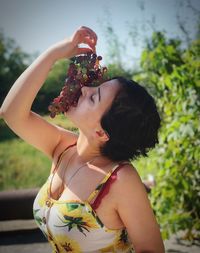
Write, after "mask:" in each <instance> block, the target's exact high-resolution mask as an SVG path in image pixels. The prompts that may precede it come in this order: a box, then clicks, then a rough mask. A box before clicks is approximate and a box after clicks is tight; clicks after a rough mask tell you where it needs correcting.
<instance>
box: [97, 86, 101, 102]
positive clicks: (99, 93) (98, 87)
mask: <svg viewBox="0 0 200 253" xmlns="http://www.w3.org/2000/svg"><path fill="white" fill-rule="evenodd" d="M98 94H99V102H100V100H101V93H100V87H98Z"/></svg>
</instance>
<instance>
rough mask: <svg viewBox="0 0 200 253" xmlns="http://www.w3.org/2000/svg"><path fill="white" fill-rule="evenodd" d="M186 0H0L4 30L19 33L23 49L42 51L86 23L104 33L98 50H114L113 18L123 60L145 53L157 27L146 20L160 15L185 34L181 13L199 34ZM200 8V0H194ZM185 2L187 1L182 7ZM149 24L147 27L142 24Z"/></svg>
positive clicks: (163, 25)
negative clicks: (108, 29) (180, 25)
mask: <svg viewBox="0 0 200 253" xmlns="http://www.w3.org/2000/svg"><path fill="white" fill-rule="evenodd" d="M185 2H186V1H184V0H168V1H166V0H123V1H122V0H101V1H100V0H84V1H83V0H73V1H71V0H57V1H55V0H54V1H53V0H0V29H1V30H2V31H3V32H4V35H5V36H6V37H9V38H13V39H14V40H15V41H16V42H17V44H18V45H19V46H20V47H21V48H22V50H23V51H25V52H27V53H30V54H34V53H36V55H37V54H40V53H42V52H43V51H44V50H45V49H47V48H48V47H49V46H51V45H52V44H53V43H56V42H58V41H59V40H62V39H63V38H66V37H69V36H71V35H72V34H73V32H74V31H75V30H76V29H77V28H78V27H80V26H81V25H84V26H88V27H90V28H91V29H93V30H94V31H95V32H96V33H97V35H98V43H97V54H98V55H102V56H103V58H104V57H105V59H106V55H107V54H108V50H109V44H110V43H111V42H110V41H108V37H107V36H106V33H105V27H106V24H107V23H110V24H111V25H112V27H113V28H114V31H115V33H116V35H117V36H118V38H119V40H120V42H121V43H123V44H124V45H125V46H126V50H124V53H123V56H122V57H123V61H124V62H125V63H126V64H127V65H131V61H134V59H135V60H137V59H138V58H139V56H140V54H141V51H142V48H143V46H144V44H143V43H142V41H143V38H144V37H145V36H150V35H151V34H152V28H151V27H150V26H148V25H146V30H145V29H144V23H145V22H146V21H147V20H152V17H153V16H154V17H155V24H156V25H155V27H156V29H158V30H165V31H166V32H167V34H168V35H169V36H171V37H176V36H182V33H181V31H180V29H179V28H178V25H177V19H176V14H177V13H178V14H179V15H180V16H181V17H182V18H184V19H185V21H186V23H185V25H186V26H187V28H188V29H189V31H190V35H191V36H193V35H194V31H195V29H194V27H195V23H196V22H195V20H196V16H195V14H194V13H193V12H192V10H191V8H186V5H185V4H184V3H185ZM190 2H191V4H192V5H193V6H194V7H195V8H196V9H198V10H200V1H198V0H191V1H190ZM180 3H182V4H183V6H182V7H180ZM142 24H143V26H142ZM133 26H135V27H137V29H138V33H139V35H140V36H139V37H135V39H136V40H135V41H138V43H137V44H133V43H132V40H131V39H130V36H129V35H128V34H129V32H130V31H134V30H133Z"/></svg>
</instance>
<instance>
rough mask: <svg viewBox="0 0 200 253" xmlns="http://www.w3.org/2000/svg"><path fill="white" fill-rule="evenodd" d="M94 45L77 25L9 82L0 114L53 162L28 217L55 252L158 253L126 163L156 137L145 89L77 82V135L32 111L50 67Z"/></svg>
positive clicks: (141, 194)
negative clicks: (12, 82)
mask: <svg viewBox="0 0 200 253" xmlns="http://www.w3.org/2000/svg"><path fill="white" fill-rule="evenodd" d="M81 43H84V44H87V45H88V47H85V48H80V47H79V44H81ZM96 43H97V35H96V34H95V32H94V31H92V30H91V29H90V28H87V27H80V28H79V29H78V30H77V31H76V32H75V33H74V34H73V36H72V37H71V38H69V39H65V40H62V41H61V42H59V43H56V44H54V45H53V46H51V47H50V48H48V49H47V50H46V51H45V52H44V53H42V54H41V55H40V56H39V57H38V58H37V59H36V60H35V61H34V62H33V63H32V64H31V65H30V66H29V67H28V68H27V69H26V70H25V71H24V73H22V75H21V76H20V77H19V78H18V79H17V81H16V82H15V83H14V85H13V87H12V88H11V90H10V91H9V93H8V95H7V97H6V98H5V101H4V103H3V105H2V108H1V114H2V117H3V118H4V120H5V121H6V123H7V124H8V126H9V127H10V128H11V129H12V130H13V131H14V132H15V133H16V134H17V135H18V136H20V137H21V138H22V139H24V140H25V141H27V142H28V143H30V144H31V145H33V146H34V147H36V148H37V149H39V150H41V151H42V152H43V153H44V154H46V155H47V156H48V157H49V158H50V159H52V167H51V172H50V176H49V178H48V180H47V182H46V183H45V184H44V186H43V187H42V188H41V190H40V191H39V193H38V195H37V197H36V199H35V202H34V217H35V220H36V222H37V223H38V225H39V227H40V229H41V230H42V231H43V233H44V234H45V235H46V237H47V239H48V240H49V242H50V243H51V245H52V247H53V252H93V253H94V252H137V253H139V252H155V253H163V252H164V246H163V242H162V239H161V235H160V231H159V225H158V223H157V221H156V219H155V216H154V214H153V211H152V208H151V205H150V202H149V200H148V196H147V193H146V191H145V187H144V185H143V183H142V181H141V179H140V177H139V175H138V173H137V171H136V169H135V168H134V167H133V166H132V165H131V163H130V162H129V160H130V159H132V158H135V157H137V156H139V155H146V152H147V151H148V149H149V148H152V147H154V146H155V144H156V142H157V132H158V128H159V126H160V118H159V115H158V113H157V110H156V106H155V103H154V101H153V98H152V97H151V96H150V95H149V94H148V93H147V91H146V90H145V89H144V88H143V87H142V86H140V85H138V84H137V83H135V82H133V81H128V80H126V79H124V78H122V77H118V78H113V79H111V80H109V81H106V82H105V83H103V84H101V85H100V86H99V87H83V88H82V95H81V97H80V99H79V101H78V105H77V107H71V108H70V109H69V110H68V111H67V112H66V113H65V115H66V117H68V118H69V119H70V120H71V121H72V122H73V123H74V124H75V125H76V126H77V127H78V128H79V135H77V134H75V133H73V132H70V131H68V130H65V129H63V128H61V127H58V126H56V125H53V124H50V123H48V122H47V121H45V120H44V119H43V118H42V117H40V116H39V115H38V114H36V113H34V112H32V111H31V105H32V103H33V101H34V99H35V97H36V95H37V92H38V91H39V89H40V88H41V86H42V85H43V83H44V81H45V80H46V78H47V75H48V72H49V71H50V69H51V67H52V65H53V64H54V63H55V62H56V61H57V60H59V59H62V58H71V57H73V56H75V55H78V54H82V53H87V52H96V50H95V47H96Z"/></svg>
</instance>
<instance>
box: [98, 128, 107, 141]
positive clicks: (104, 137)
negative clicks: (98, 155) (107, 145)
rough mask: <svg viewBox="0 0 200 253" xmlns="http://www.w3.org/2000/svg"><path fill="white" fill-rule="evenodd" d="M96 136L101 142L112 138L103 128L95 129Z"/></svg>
mask: <svg viewBox="0 0 200 253" xmlns="http://www.w3.org/2000/svg"><path fill="white" fill-rule="evenodd" d="M95 138H96V139H98V140H100V141H101V142H106V141H108V140H109V139H110V137H109V135H108V133H107V132H106V131H105V130H103V129H95Z"/></svg>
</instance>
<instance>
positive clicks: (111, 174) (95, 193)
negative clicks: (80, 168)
mask: <svg viewBox="0 0 200 253" xmlns="http://www.w3.org/2000/svg"><path fill="white" fill-rule="evenodd" d="M125 164H129V163H128V162H121V163H118V164H117V165H115V166H114V167H113V168H112V170H111V171H110V172H108V173H107V174H106V176H105V177H104V178H103V180H102V181H101V182H100V183H99V184H98V186H97V187H96V189H95V190H94V191H93V192H92V193H91V194H90V196H89V197H88V199H87V202H88V203H90V202H91V201H92V200H93V199H95V198H96V197H97V198H98V197H99V195H100V194H101V192H103V189H104V188H105V186H106V185H107V182H108V181H109V179H110V178H112V177H115V175H116V173H117V171H118V170H119V169H120V168H121V167H122V166H123V165H125ZM97 198H96V199H95V200H94V203H95V202H96V200H97ZM94 203H93V204H94Z"/></svg>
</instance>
